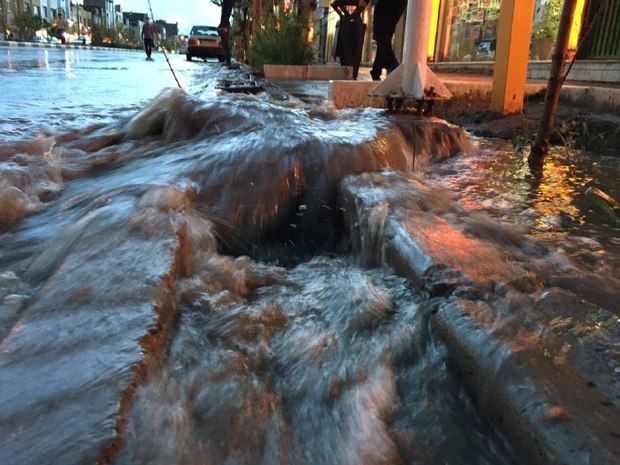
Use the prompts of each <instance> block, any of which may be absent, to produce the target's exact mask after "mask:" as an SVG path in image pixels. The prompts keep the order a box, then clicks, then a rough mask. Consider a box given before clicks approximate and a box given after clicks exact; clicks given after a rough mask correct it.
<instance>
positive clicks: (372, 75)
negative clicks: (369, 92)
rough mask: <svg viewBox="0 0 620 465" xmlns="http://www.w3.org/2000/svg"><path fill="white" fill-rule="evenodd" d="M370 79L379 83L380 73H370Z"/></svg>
mask: <svg viewBox="0 0 620 465" xmlns="http://www.w3.org/2000/svg"><path fill="white" fill-rule="evenodd" d="M370 77H371V78H372V80H373V81H380V80H381V73H376V72H374V71H371V72H370Z"/></svg>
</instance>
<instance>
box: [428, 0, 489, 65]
mask: <svg viewBox="0 0 620 465" xmlns="http://www.w3.org/2000/svg"><path fill="white" fill-rule="evenodd" d="M500 4H501V0H446V1H445V4H444V8H443V12H444V19H443V23H444V25H445V27H444V28H442V29H443V37H442V40H441V41H439V43H440V48H439V50H436V52H435V53H436V54H438V55H439V56H436V57H435V58H436V61H484V60H493V59H494V58H495V42H496V38H497V22H498V18H499V7H500Z"/></svg>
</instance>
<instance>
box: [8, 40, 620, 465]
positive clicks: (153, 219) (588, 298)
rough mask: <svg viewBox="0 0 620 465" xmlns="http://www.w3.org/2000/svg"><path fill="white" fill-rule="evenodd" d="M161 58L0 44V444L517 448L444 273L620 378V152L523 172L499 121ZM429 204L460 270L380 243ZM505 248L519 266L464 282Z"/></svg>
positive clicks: (134, 448)
mask: <svg viewBox="0 0 620 465" xmlns="http://www.w3.org/2000/svg"><path fill="white" fill-rule="evenodd" d="M170 60H171V64H172V67H173V69H174V71H175V72H176V73H177V77H178V78H179V81H180V82H181V85H182V87H183V90H180V89H178V88H176V83H175V80H174V77H173V76H172V73H171V72H170V70H169V68H168V64H167V63H166V61H165V60H164V57H163V56H162V55H157V56H156V61H155V62H154V63H148V62H145V61H144V57H143V55H142V54H141V53H132V52H113V51H109V52H105V51H96V50H79V49H16V48H0V83H1V86H2V89H3V98H2V100H1V101H0V141H1V142H2V146H1V147H0V161H1V162H2V163H1V168H0V221H1V225H2V226H1V229H0V257H1V258H0V298H1V299H2V306H1V307H0V379H1V380H2V382H1V383H0V405H1V407H0V462H1V463H3V464H15V465H17V464H19V465H28V464H33V465H34V464H41V463H50V464H52V463H62V464H66V465H69V464H78V463H97V462H98V463H115V464H162V465H164V464H171V463H178V464H259V463H260V464H265V465H267V464H311V465H316V464H339V465H343V464H351V465H354V464H369V465H370V464H428V465H431V464H451V465H457V464H489V465H491V464H492V465H500V464H517V463H524V462H523V461H522V457H523V456H524V455H525V456H527V454H523V451H519V450H515V449H514V447H513V446H512V445H511V444H510V443H509V442H508V441H507V440H506V439H505V438H504V436H502V434H501V432H499V431H497V430H496V429H495V428H494V426H493V425H491V424H490V423H489V422H488V421H487V419H485V418H484V415H482V414H481V413H480V409H479V406H478V404H479V403H480V402H481V400H480V399H476V400H472V398H471V396H470V393H469V391H468V389H467V386H466V383H464V382H463V380H462V379H461V376H460V375H459V374H458V373H457V372H456V371H455V370H454V369H453V367H452V366H451V363H450V361H449V356H448V348H447V347H446V345H445V344H444V342H443V340H442V339H441V338H440V337H439V335H438V334H437V332H436V330H435V329H434V326H433V324H432V319H433V316H434V315H435V314H436V313H437V310H438V308H439V307H440V306H441V305H442V302H444V301H446V300H447V299H449V298H450V297H449V292H447V291H445V288H446V283H448V285H447V286H448V287H450V286H453V287H454V288H455V289H457V288H458V289H460V291H454V294H452V295H453V296H454V295H457V294H458V295H459V296H461V297H462V296H463V295H473V294H474V293H476V301H482V302H487V303H489V305H490V306H494V308H496V309H497V311H498V313H497V315H496V316H493V317H491V318H490V320H493V321H492V322H490V323H489V324H490V327H492V328H493V331H494V332H496V333H497V335H498V336H499V337H500V338H504V337H505V338H506V339H508V340H509V341H510V344H512V345H513V347H516V346H518V345H519V347H518V348H517V349H515V350H517V351H518V350H521V349H522V347H525V346H526V345H528V344H531V345H532V346H536V347H540V350H541V351H543V350H544V351H545V354H546V355H545V356H548V358H550V359H553V360H554V363H555V360H560V358H561V357H564V359H571V358H573V359H576V360H580V361H582V362H583V366H587V367H588V368H585V370H586V371H588V370H589V371H588V372H587V376H588V377H589V378H588V379H592V380H596V381H597V382H598V383H599V384H600V385H601V390H602V391H603V392H604V394H605V395H608V397H609V398H610V399H614V401H615V402H617V400H618V398H620V389H619V386H620V327H619V326H620V325H619V321H620V320H619V317H620V311H619V308H618V305H617V299H616V300H614V298H617V297H620V294H619V293H618V289H620V287H619V286H618V285H619V284H620V277H619V276H618V273H617V270H618V269H620V235H619V234H618V233H619V232H620V228H619V227H618V225H617V224H615V223H614V222H613V219H612V218H611V217H610V216H608V215H607V214H606V212H605V211H604V210H602V209H599V208H598V207H597V205H596V204H593V203H592V202H591V201H590V200H589V199H588V198H587V196H586V195H585V193H584V192H585V189H586V188H587V187H589V186H596V187H600V188H602V189H603V190H604V191H605V192H607V193H608V194H609V195H611V196H612V197H615V198H620V183H619V182H618V181H619V179H620V170H619V166H620V165H619V160H618V159H614V158H610V157H603V156H600V155H597V154H585V153H576V152H574V151H573V152H568V151H566V150H565V149H564V148H556V149H554V150H553V153H552V154H551V155H550V157H549V159H548V162H547V164H546V166H545V169H544V174H543V177H542V178H541V179H537V178H533V177H532V176H530V174H529V172H528V170H527V163H525V162H524V160H525V158H526V155H524V154H523V153H520V152H519V151H516V150H515V149H514V148H513V146H512V145H511V144H510V143H509V142H506V141H499V140H488V139H477V138H474V137H472V136H469V135H467V134H462V135H461V132H460V131H459V130H458V128H452V127H450V126H449V125H446V124H444V123H443V122H441V121H435V120H433V121H430V122H428V123H429V124H428V125H423V128H422V129H419V130H418V129H416V128H414V129H412V127H413V126H415V125H416V124H418V123H417V122H415V121H414V122H412V121H411V119H407V118H399V117H397V116H395V115H387V114H386V113H385V112H383V111H381V110H375V109H359V110H347V111H336V110H334V109H332V108H330V107H329V106H328V105H327V104H325V105H322V106H316V105H309V104H305V103H303V102H301V101H299V100H297V99H295V98H294V97H291V96H289V95H286V94H285V93H283V92H280V91H278V89H276V88H273V87H272V86H269V84H265V92H261V93H259V94H257V95H245V94H227V93H223V92H221V91H220V90H219V89H218V87H219V85H218V84H219V83H220V81H221V80H225V79H229V80H232V79H236V78H238V77H239V76H240V75H242V74H243V72H242V71H240V70H235V69H227V68H224V67H222V66H221V65H219V64H218V63H211V62H207V63H203V62H192V63H188V62H185V61H184V60H183V59H182V57H179V56H176V55H171V56H170ZM412 131H413V132H412ZM416 131H418V132H416ZM416 134H417V135H416ZM414 139H415V140H416V142H415V143H416V144H420V145H419V146H418V145H414V146H412V144H414V142H412V141H413V140H414ZM414 154H415V156H416V159H415V160H413V159H412V157H413V156H414ZM414 166H415V169H414ZM352 193H356V194H357V195H358V197H357V200H355V201H351V202H349V203H348V204H347V203H346V199H348V196H352V195H353V194H352ZM357 201H359V204H356V203H355V202H357ZM362 203H364V204H366V205H373V208H372V209H371V210H368V211H366V210H363V208H362V206H361V205H362ZM351 205H353V206H351ZM345 210H346V211H354V212H357V214H359V218H357V220H351V219H350V218H348V217H347V214H343V212H344V211H345ZM426 216H428V217H429V218H433V219H432V220H429V221H432V224H431V223H429V228H430V229H431V230H432V233H430V234H428V235H426V236H424V237H425V246H426V247H427V248H428V249H429V250H435V251H437V252H438V255H442V254H443V255H445V261H444V263H447V264H450V265H452V264H453V265H454V268H455V269H457V268H459V266H461V267H464V268H463V269H462V270H461V271H462V272H463V273H464V274H465V275H467V276H468V279H469V281H468V284H467V286H461V287H459V286H460V284H459V285H457V284H454V282H453V281H450V280H451V279H452V275H450V276H448V277H446V273H447V272H446V271H445V267H442V268H441V270H440V271H441V272H442V273H443V275H442V278H441V279H442V280H441V282H439V281H437V283H435V284H431V285H430V286H428V285H427V286H424V285H420V283H416V282H415V280H411V279H409V277H408V276H405V275H403V273H397V272H395V270H394V268H393V267H391V266H388V261H387V259H386V255H388V252H387V251H386V248H385V246H384V245H381V244H380V242H381V234H383V233H385V230H387V228H388V222H389V221H390V219H394V218H399V219H402V221H403V224H404V223H407V222H409V221H415V220H416V218H421V217H426ZM435 220H438V222H437V223H435V222H434V221H435ZM425 221H426V220H425ZM448 224H449V225H450V230H449V231H450V232H449V233H446V234H443V233H442V231H448V229H447V225H448ZM393 240H394V241H398V239H397V238H393ZM382 244H383V243H382ZM466 252H469V254H467V253H466ZM466 255H467V257H465V256H466ZM463 264H464V265H463ZM500 267H506V268H510V269H511V272H514V273H515V274H516V273H517V272H518V271H517V269H518V270H525V271H524V276H525V275H526V276H527V278H524V279H519V280H513V281H506V282H504V281H502V280H501V279H499V278H498V279H496V278H493V282H494V284H493V286H491V287H489V286H486V287H484V286H482V287H481V289H482V291H478V290H476V291H474V290H472V289H473V288H474V287H475V285H474V284H472V283H476V282H482V281H484V280H486V279H488V278H489V276H490V275H491V274H493V273H495V272H496V270H498V269H499V268H500ZM431 268H432V270H433V271H432V273H431V272H429V273H427V274H426V276H427V277H428V279H431V278H433V276H436V275H434V274H433V273H437V272H438V271H437V270H438V268H439V267H437V266H435V267H429V269H431ZM519 272H520V271H519ZM448 274H449V273H448ZM433 279H434V278H433ZM450 283H452V284H450ZM429 289H432V291H429ZM459 292H460V294H459ZM491 302H492V303H491ZM514 308H520V309H528V310H527V311H524V312H523V311H520V312H512V313H511V312H509V311H510V310H511V309H512V310H514ZM529 310H531V312H530V311H529ZM479 317H480V318H483V317H481V316H479ZM485 318H486V317H485ZM568 336H570V337H571V338H572V339H570V341H569V340H568V339H566V337H568ZM557 363H560V362H559V361H558V362H557ZM482 402H483V403H484V400H483V401H482ZM613 408H617V407H615V406H614V407H613ZM584 463H585V462H584Z"/></svg>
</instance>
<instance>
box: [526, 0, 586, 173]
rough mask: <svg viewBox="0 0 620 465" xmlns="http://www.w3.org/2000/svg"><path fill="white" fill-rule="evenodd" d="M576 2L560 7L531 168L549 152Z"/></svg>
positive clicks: (570, 1)
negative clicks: (560, 14) (560, 12)
mask: <svg viewBox="0 0 620 465" xmlns="http://www.w3.org/2000/svg"><path fill="white" fill-rule="evenodd" d="M576 4H577V0H564V5H563V7H562V16H561V17H560V24H559V27H558V34H557V37H556V40H555V49H554V51H553V55H552V58H551V74H550V76H549V81H548V83H547V92H546V94H545V109H544V111H543V115H542V119H541V121H540V126H539V129H538V134H537V136H536V141H535V142H534V144H533V145H532V150H531V152H530V155H529V158H528V162H529V165H530V167H531V168H535V169H538V168H540V167H541V166H542V165H543V163H544V159H545V156H546V155H547V153H548V152H549V143H550V142H549V141H550V139H551V132H552V131H553V125H554V122H555V115H556V113H557V110H558V101H559V100H560V91H561V90H562V84H564V80H565V79H566V76H564V63H565V62H566V58H567V52H568V40H569V37H570V29H571V25H572V23H573V16H574V14H575V5H576Z"/></svg>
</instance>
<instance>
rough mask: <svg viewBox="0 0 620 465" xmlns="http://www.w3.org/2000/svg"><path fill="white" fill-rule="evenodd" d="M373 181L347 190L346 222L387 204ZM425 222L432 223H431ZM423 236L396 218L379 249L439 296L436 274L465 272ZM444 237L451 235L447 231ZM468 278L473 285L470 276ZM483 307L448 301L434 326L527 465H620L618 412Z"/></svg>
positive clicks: (388, 262)
mask: <svg viewBox="0 0 620 465" xmlns="http://www.w3.org/2000/svg"><path fill="white" fill-rule="evenodd" d="M376 176H377V177H380V176H381V175H376ZM366 178H367V179H369V180H370V183H367V182H366V181H362V182H361V185H360V184H357V183H358V181H356V180H354V181H353V182H352V183H349V182H347V183H343V184H342V185H341V194H342V196H343V199H344V200H343V205H344V206H345V218H346V220H347V222H348V223H349V224H351V225H356V224H364V217H365V216H368V212H369V211H371V210H372V209H373V208H375V207H376V203H377V202H379V201H380V197H381V196H380V195H373V194H372V192H373V190H375V189H378V190H381V183H380V182H379V183H378V184H377V186H374V185H373V183H374V182H375V180H376V178H374V177H372V176H367V177H366ZM371 178H372V179H371ZM369 199H370V200H369ZM411 215H414V214H413V213H412V214H411ZM414 216H415V215H414ZM420 221H422V223H421V224H424V223H428V219H424V218H422V219H421V220H420ZM444 224H445V223H444ZM425 226H426V227H427V228H428V227H429V225H428V224H426V225H425ZM353 229H354V228H353V227H352V230H353ZM431 229H432V228H431ZM415 231H416V220H415V218H414V219H413V220H412V221H411V222H410V223H407V224H404V223H403V220H402V218H401V219H399V218H397V217H395V216H393V215H390V214H388V217H387V218H386V220H385V224H384V228H383V232H382V235H381V237H378V238H376V239H375V242H377V244H375V245H374V248H375V249H376V250H381V251H383V252H382V257H383V261H384V263H385V264H386V265H388V266H390V267H392V268H393V269H394V270H395V272H396V273H397V274H399V275H401V276H403V277H405V278H407V279H409V280H410V281H411V282H412V284H414V285H415V287H417V288H418V289H421V290H422V291H429V292H432V289H430V288H429V286H432V285H433V279H432V278H431V277H430V275H431V274H433V273H434V272H438V271H439V272H441V271H442V270H443V271H444V272H448V273H452V275H453V276H456V275H458V274H460V273H461V272H458V271H456V270H455V269H454V268H453V267H451V266H449V265H447V264H446V263H444V262H442V261H441V258H438V257H437V256H435V255H434V254H433V252H432V251H429V250H427V248H426V247H425V242H424V238H423V236H421V237H420V238H418V240H416V239H415V238H414V237H413V235H412V234H411V233H412V232H415ZM441 231H442V232H441V233H442V234H443V233H447V232H448V231H447V230H446V228H445V227H444V228H442V229H441ZM363 253H364V254H366V253H367V252H363ZM375 253H376V251H375ZM455 271H456V275H454V272H455ZM462 279H463V282H470V280H469V279H468V278H467V277H462ZM476 285H477V286H480V285H482V286H484V285H485V283H478V284H476ZM477 305H479V304H478V303H477V301H475V300H471V301H470V300H463V299H460V300H458V301H457V300H456V298H455V297H452V296H450V295H448V296H447V297H445V298H444V300H443V303H442V304H441V305H440V307H439V310H438V312H437V314H436V315H435V316H434V317H433V320H432V322H433V326H434V327H435V329H436V330H437V332H438V334H439V335H440V337H441V338H442V339H443V340H444V342H445V344H446V346H447V348H448V357H449V359H450V361H451V362H452V363H454V366H455V368H456V370H457V371H458V372H459V373H460V374H461V376H462V377H463V380H464V382H465V385H466V386H467V389H468V391H469V393H470V395H471V396H472V398H473V399H474V400H475V401H476V405H477V406H478V409H479V411H480V412H481V413H482V415H483V416H484V417H486V418H487V419H488V420H489V421H490V422H491V423H492V424H493V425H494V426H495V427H496V428H497V429H498V430H499V431H501V432H502V434H504V436H505V437H506V438H507V440H508V441H509V442H510V443H511V444H512V445H513V446H514V448H515V451H516V452H517V453H518V454H519V455H520V456H521V458H522V459H524V462H523V463H527V464H528V465H561V464H562V465H593V464H596V465H613V464H616V463H619V462H618V460H619V458H620V444H619V445H618V447H615V444H616V443H617V439H615V438H614V436H613V434H614V431H615V430H616V429H617V426H616V425H614V418H613V413H614V411H615V410H610V409H611V408H613V407H606V405H607V403H608V400H607V399H606V397H604V396H603V395H601V393H600V392H599V391H598V389H596V388H595V386H590V385H588V383H587V382H586V380H584V379H583V378H582V377H581V376H579V375H578V374H577V373H576V372H575V370H574V369H572V368H571V367H564V368H559V367H556V366H555V365H553V364H552V363H551V362H550V361H549V360H547V359H544V358H543V357H542V356H541V355H540V354H539V353H538V352H537V351H536V353H533V352H532V351H531V350H530V351H524V352H522V353H518V350H513V349H512V348H511V347H510V346H509V345H508V344H507V341H505V340H503V339H501V338H499V337H498V336H496V335H494V334H493V331H492V328H486V327H484V326H479V325H478V324H476V323H475V321H474V319H473V318H472V317H470V314H469V312H468V311H467V310H468V306H469V307H472V308H470V310H472V311H473V308H475V307H476V306H477ZM473 313H474V314H475V312H473ZM567 386H570V389H567V388H566V387H567ZM568 391H570V392H568ZM567 392H568V393H567ZM564 406H567V407H566V408H564ZM614 439H615V441H616V442H614Z"/></svg>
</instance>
